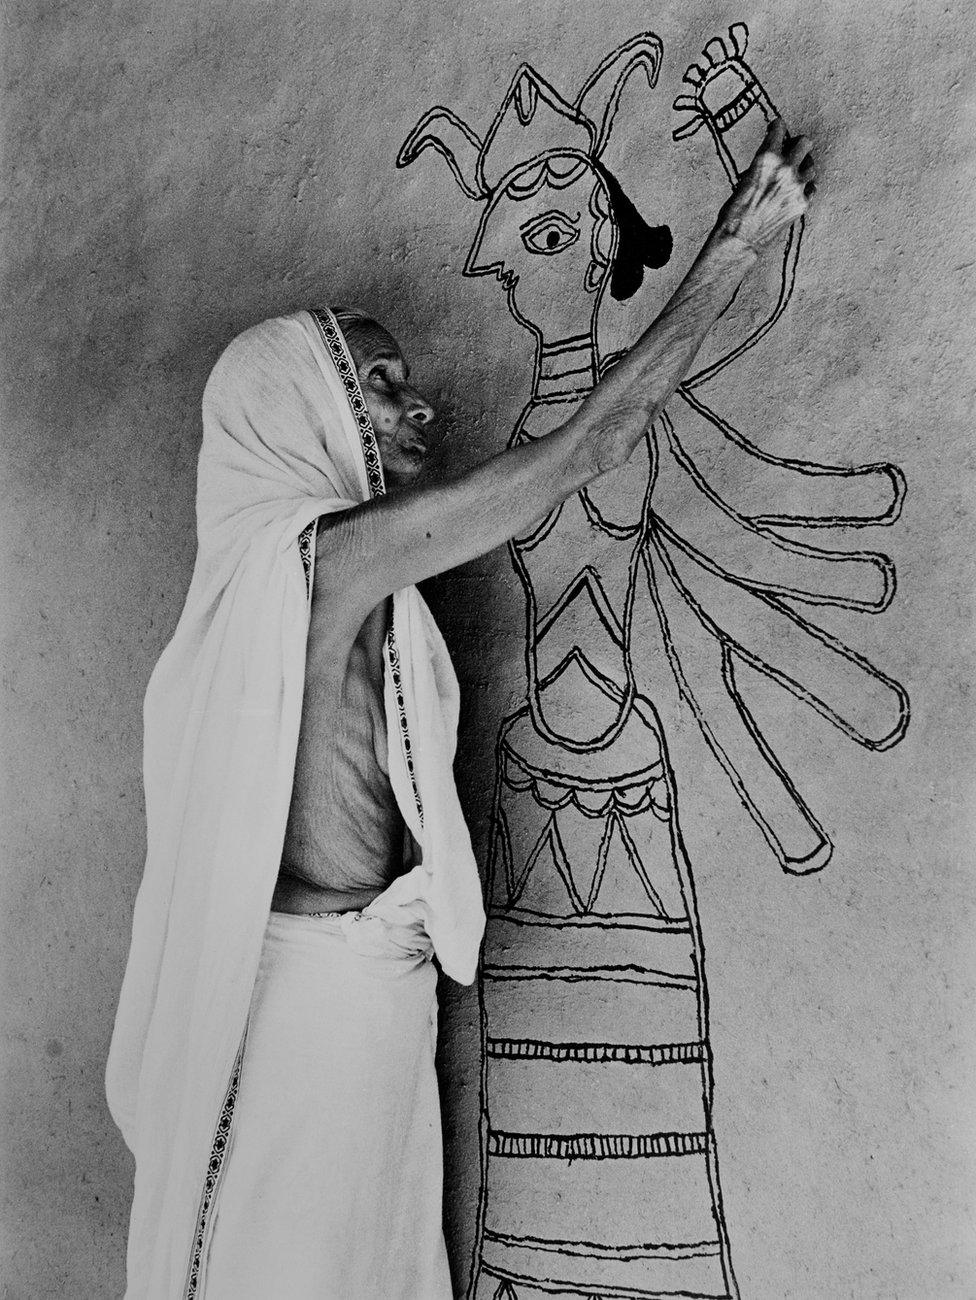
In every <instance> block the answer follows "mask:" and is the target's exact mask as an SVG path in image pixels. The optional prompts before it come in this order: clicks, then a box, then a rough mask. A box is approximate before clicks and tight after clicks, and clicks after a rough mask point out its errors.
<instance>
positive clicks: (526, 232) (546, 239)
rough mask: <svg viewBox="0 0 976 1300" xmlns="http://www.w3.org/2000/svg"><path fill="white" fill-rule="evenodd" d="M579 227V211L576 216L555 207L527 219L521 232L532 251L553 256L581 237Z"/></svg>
mask: <svg viewBox="0 0 976 1300" xmlns="http://www.w3.org/2000/svg"><path fill="white" fill-rule="evenodd" d="M578 227H579V213H577V214H576V216H575V218H574V217H570V216H568V215H567V214H566V213H565V212H559V211H557V210H556V209H553V210H552V211H550V212H543V214H542V216H540V217H533V218H532V220H531V221H527V222H526V223H525V225H524V226H523V227H522V228H521V230H520V231H519V234H520V235H521V236H522V243H523V244H524V245H525V247H526V248H527V249H528V251H529V252H530V253H541V254H542V255H543V257H552V255H553V254H554V253H561V252H562V251H563V249H564V248H569V246H570V244H575V243H576V241H577V239H579V229H578Z"/></svg>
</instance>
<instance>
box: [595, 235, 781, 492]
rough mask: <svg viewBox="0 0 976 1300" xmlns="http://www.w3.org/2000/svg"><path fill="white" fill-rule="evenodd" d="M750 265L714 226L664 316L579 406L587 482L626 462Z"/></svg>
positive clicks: (746, 249)
mask: <svg viewBox="0 0 976 1300" xmlns="http://www.w3.org/2000/svg"><path fill="white" fill-rule="evenodd" d="M756 259H757V252H756V250H755V249H753V248H752V247H750V245H749V244H747V243H746V242H745V241H744V240H743V239H741V238H739V237H738V236H737V235H733V234H730V233H728V232H726V231H725V230H724V228H723V225H722V222H721V220H720V223H719V225H718V226H716V228H715V230H714V231H713V233H712V235H711V236H710V237H709V239H708V241H707V242H706V244H705V246H704V247H703V248H702V250H701V252H700V253H699V254H698V256H697V257H696V259H695V261H694V263H693V264H692V266H691V268H690V270H689V271H688V274H687V275H686V276H685V277H684V279H683V280H682V281H681V284H680V285H679V286H678V288H677V289H676V290H675V292H674V294H673V295H672V296H671V298H670V300H669V301H668V303H667V305H666V306H665V308H664V310H663V311H662V312H661V313H660V315H659V316H658V317H657V318H656V319H655V320H654V322H653V323H652V324H651V325H650V326H649V327H648V328H647V329H646V330H645V331H644V333H643V334H642V335H641V337H640V338H639V339H638V340H637V342H636V343H635V344H634V346H633V347H632V348H631V349H630V351H629V352H627V353H626V355H625V356H624V357H623V358H622V359H621V360H620V361H619V362H618V363H617V364H616V365H615V366H614V368H613V370H611V371H610V373H609V374H608V375H606V376H605V377H604V378H603V379H602V380H601V381H600V383H599V384H597V386H596V387H595V388H594V389H592V391H591V392H589V393H588V394H587V396H586V397H585V398H584V399H583V401H582V403H581V404H580V406H579V407H578V408H577V410H576V412H575V413H574V414H573V415H572V417H571V418H570V421H569V424H570V425H571V426H575V428H576V431H577V432H578V434H579V436H580V438H581V440H582V441H584V442H585V443H586V444H587V446H588V450H589V454H590V456H591V457H592V462H593V474H594V476H596V474H601V473H604V472H606V471H607V470H610V469H615V468H616V467H617V466H619V465H622V464H623V463H624V462H625V461H626V460H627V459H628V458H629V456H630V455H631V453H632V452H633V450H634V448H635V447H636V445H637V443H638V442H639V441H640V440H641V438H643V436H644V434H645V433H646V432H647V429H648V426H649V425H650V424H651V422H652V421H653V420H654V419H655V417H656V416H657V415H659V414H660V412H661V410H662V409H663V408H664V406H665V404H666V403H667V401H668V399H669V398H670V397H671V396H672V394H673V393H674V391H675V389H676V388H677V387H678V385H679V384H680V383H681V381H682V379H684V377H685V375H686V374H687V373H688V371H689V369H690V368H691V364H692V362H693V361H694V359H695V356H696V355H697V353H698V350H699V348H700V347H701V345H702V343H703V342H704V340H705V337H706V335H707V334H708V331H709V330H710V329H711V327H712V326H713V325H714V324H715V322H716V321H717V320H718V318H719V316H720V315H721V314H722V312H723V311H724V310H725V308H726V307H727V306H728V304H729V302H730V301H731V299H732V297H733V295H734V293H735V291H736V289H738V287H739V285H740V284H741V283H742V280H743V279H744V277H745V276H746V274H747V273H748V272H749V270H750V268H751V267H752V266H753V265H754V263H755V262H756Z"/></svg>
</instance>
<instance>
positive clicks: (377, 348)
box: [343, 320, 434, 491]
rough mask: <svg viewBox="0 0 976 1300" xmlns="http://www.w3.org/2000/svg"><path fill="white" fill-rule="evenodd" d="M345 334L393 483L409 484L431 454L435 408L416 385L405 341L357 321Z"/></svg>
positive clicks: (394, 485)
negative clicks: (405, 356) (402, 345)
mask: <svg viewBox="0 0 976 1300" xmlns="http://www.w3.org/2000/svg"><path fill="white" fill-rule="evenodd" d="M343 336H344V337H345V340H346V343H347V345H348V347H349V351H350V353H351V355H352V359H353V362H354V363H355V366H356V373H357V374H358V376H359V386H360V388H361V389H362V391H363V398H364V400H365V402H366V409H367V410H368V411H369V418H370V420H371V421H372V424H373V432H374V433H375V434H376V442H377V446H378V447H379V453H380V460H381V462H382V464H383V477H384V479H385V480H386V485H387V488H388V490H390V491H396V490H397V489H398V488H404V487H408V486H409V485H410V484H411V483H413V482H415V481H416V480H417V478H418V477H419V476H420V474H421V472H422V470H423V468H424V464H425V462H426V459H427V452H428V446H429V431H430V426H431V424H432V422H433V420H434V408H433V407H432V406H431V405H430V403H429V402H427V401H426V400H425V399H424V398H423V397H421V395H420V394H419V393H418V392H417V390H416V389H415V388H413V387H412V386H411V384H410V382H409V378H410V369H409V367H408V365H407V363H406V361H404V359H403V353H402V352H401V351H400V347H399V344H398V343H397V341H396V339H394V338H393V336H392V335H391V334H389V333H388V332H387V331H386V330H385V329H384V328H383V326H382V325H378V324H377V323H376V322H375V321H368V320H363V321H353V322H352V323H350V324H349V325H347V326H346V327H345V329H344V330H343Z"/></svg>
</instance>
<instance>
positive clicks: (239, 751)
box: [106, 312, 484, 1300]
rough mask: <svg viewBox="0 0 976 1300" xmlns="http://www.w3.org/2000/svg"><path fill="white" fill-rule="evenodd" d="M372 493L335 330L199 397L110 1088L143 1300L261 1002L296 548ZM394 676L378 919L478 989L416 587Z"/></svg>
mask: <svg viewBox="0 0 976 1300" xmlns="http://www.w3.org/2000/svg"><path fill="white" fill-rule="evenodd" d="M382 491H383V480H382V469H381V466H380V462H379V457H378V453H377V449H376V443H375V439H374V438H373V434H372V429H371V427H370V423H369V417H368V413H367V411H366V407H365V403H364V401H363V398H362V394H361V393H360V391H359V387H358V383H357V381H356V376H355V369H354V367H353V365H352V362H351V359H350V357H349V354H348V351H347V349H346V348H345V345H344V342H343V340H342V336H341V333H340V332H339V330H338V327H337V325H336V323H335V319H334V318H333V317H332V315H331V314H330V313H328V312H316V313H314V314H313V313H308V312H298V313H296V314H295V315H292V316H288V317H282V318H278V319H274V320H270V321H265V322H264V323H263V324H261V325H257V326H255V327H254V328H253V329H250V330H247V331H246V332H245V333H244V334H242V335H240V336H239V337H238V338H236V339H235V340H234V341H233V342H232V343H231V344H230V345H229V347H228V348H227V349H226V351H225V352H224V353H223V355H222V356H221V357H220V359H219V360H218V362H217V364H216V366H215V367H214V370H213V372H212V374H211V376H210V379H209V381H208V383H207V386H206V389H205V392H204V399H203V445H202V448H201V452H200V460H199V471H198V481H197V529H198V553H197V559H196V564H195V567H194V572H193V577H192V581H191V584H190V590H189V593H188V595H187V599H186V604H185V607H184V609H183V613H182V615H181V618H180V621H179V624H178V625H177V628H176V631H175V633H174V635H173V639H172V640H171V642H170V643H169V645H168V646H167V647H166V649H165V650H164V652H163V655H162V657H161V658H160V660H159V663H158V664H157V666H156V669H155V671H154V672H153V675H152V678H151V680H150V683H149V688H148V691H147V694H146V703H145V759H144V777H145V788H146V817H147V835H148V851H147V861H146V868H145V874H144V876H143V880H142V884H141V886H140V889H139V893H138V897H137V900H136V906H135V914H134V918H133V927H132V942H131V948H130V953H129V961H128V966H127V968H126V973H125V979H124V982H123V986H122V992H121V997H120V1002H119V1008H118V1013H117V1017H116V1024H115V1032H114V1035H113V1039H112V1046H111V1050H110V1054H109V1061H108V1069H107V1076H106V1085H107V1087H106V1090H107V1096H108V1100H109V1106H110V1109H111V1111H112V1115H113V1117H114V1118H115V1121H116V1123H117V1124H118V1126H119V1128H120V1129H121V1131H122V1134H123V1136H124V1138H125V1140H126V1143H127V1144H128V1146H129V1147H130V1149H131V1150H132V1151H133V1153H134V1155H135V1158H136V1180H135V1194H134V1200H133V1207H132V1217H131V1223H130V1231H129V1249H128V1292H127V1295H128V1296H129V1297H131V1298H133V1300H135V1298H138V1300H144V1298H151V1300H176V1298H177V1297H182V1296H183V1295H184V1294H185V1293H186V1277H187V1268H188V1262H189V1259H190V1256H191V1251H192V1244H193V1239H194V1235H195V1231H196V1220H197V1217H198V1214H199V1209H200V1202H201V1194H202V1191H203V1189H204V1186H205V1182H206V1177H207V1167H208V1161H209V1159H210V1156H211V1148H212V1144H213V1140H214V1129H215V1125H216V1123H217V1118H218V1115H219V1112H220V1109H221V1105H222V1102H223V1100H224V1096H225V1092H226V1089H227V1083H228V1079H229V1077H230V1074H231V1070H232V1067H233V1063H234V1060H235V1056H236V1054H237V1051H238V1048H239V1046H240V1042H241V1036H242V1033H243V1030H244V1027H245V1023H246V1019H247V1013H248V1006H249V1003H250V998H251V993H252V990H253V987H254V981H255V975H256V971H257V967H258V961H259V957H260V952H261V945H262V940H263V935H264V931H265V926H266V923H267V919H268V913H269V910H270V904H271V897H272V893H273V891H274V886H275V881H276V878H277V873H278V868H279V865H280V860H281V851H282V845H283V841H284V833H285V825H286V821H287V817H288V809H289V804H290V799H291V790H292V781H293V775H294V765H295V754H296V748H297V744H298V732H299V725H300V722H301V712H302V698H303V690H304V674H305V649H306V638H307V633H308V619H309V601H308V596H307V590H306V581H305V574H304V571H303V566H302V561H301V558H300V555H299V547H298V538H299V535H300V534H301V533H302V531H303V530H304V529H305V528H306V527H307V526H308V525H309V524H310V523H311V522H312V521H313V520H315V519H316V518H318V517H319V516H321V515H323V514H326V513H329V512H332V511H336V510H343V509H348V508H350V507H352V506H354V505H356V504H357V503H360V502H363V501H366V500H368V499H370V497H372V496H375V495H378V494H380V493H382ZM386 659H387V662H386V687H385V703H386V709H387V730H388V736H389V750H390V752H389V771H390V779H391V782H392V785H393V789H394V793H395V795H396V797H397V801H398V804H399V806H400V808H401V811H402V813H403V816H404V818H405V820H406V822H407V824H408V825H409V827H410V829H411V831H412V832H413V834H414V836H415V838H416V839H417V841H418V843H419V844H420V846H421V849H422V861H421V863H420V864H419V865H418V866H416V867H415V868H414V869H413V870H412V871H410V872H409V873H408V874H407V875H405V876H402V877H399V878H397V879H396V880H395V881H394V882H393V884H392V885H391V886H390V888H389V889H388V890H387V891H386V892H385V893H384V894H383V895H382V896H381V898H380V899H378V900H377V901H376V903H374V904H373V906H372V909H371V910H372V911H373V912H375V913H377V914H379V915H381V916H383V915H385V916H388V917H389V919H390V920H392V921H398V920H405V919H417V918H419V919H422V920H423V923H424V926H425V928H426V930H427V932H428V934H429V935H430V938H431V941H432V943H433V946H434V950H435V952H436V954H437V956H438V958H439V960H440V962H441V965H442V966H443V968H444V970H445V971H446V972H447V973H448V974H449V975H451V976H452V977H453V978H455V979H457V980H459V981H460V982H462V983H470V981H471V980H472V979H473V978H474V974H475V968H476V964H477V952H478V946H479V943H480V939H481V934H482V931H483V927H484V912H483V908H482V901H481V890H480V885H479V881H478V876H477V870H476V866H475V862H474V857H473V854H472V851H471V843H470V837H469V835H468V832H467V828H466V826H465V823H464V819H463V816H462V813H461V809H460V805H459V803H458V799H457V793H456V789H455V785H454V780H453V771H452V764H453V757H454V749H455V743H456V733H457V717H458V690H457V681H456V678H455V676H454V673H453V669H452V667H451V663H450V658H449V656H448V653H447V649H446V647H445V645H444V643H443V640H442V638H441V637H440V634H439V632H438V630H437V628H436V626H435V624H434V621H433V618H432V617H431V615H430V613H429V611H428V610H427V608H426V605H425V604H424V602H423V600H422V598H421V597H420V594H419V593H418V592H417V591H416V589H415V588H408V589H406V590H404V591H399V592H396V593H395V595H394V600H393V623H392V633H391V635H390V637H389V638H388V641H387V646H386Z"/></svg>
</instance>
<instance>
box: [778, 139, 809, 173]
mask: <svg viewBox="0 0 976 1300" xmlns="http://www.w3.org/2000/svg"><path fill="white" fill-rule="evenodd" d="M812 148H813V142H812V141H811V140H810V138H809V136H805V135H798V136H797V137H796V138H795V139H794V140H791V141H790V142H789V147H788V148H787V149H785V150H784V153H783V161H784V162H785V163H787V164H788V165H789V166H790V167H796V168H799V167H800V166H802V164H803V163H804V162H805V161H806V159H807V158H809V156H810V150H811V149H812Z"/></svg>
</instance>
